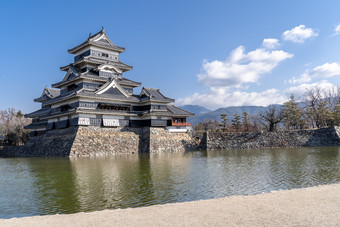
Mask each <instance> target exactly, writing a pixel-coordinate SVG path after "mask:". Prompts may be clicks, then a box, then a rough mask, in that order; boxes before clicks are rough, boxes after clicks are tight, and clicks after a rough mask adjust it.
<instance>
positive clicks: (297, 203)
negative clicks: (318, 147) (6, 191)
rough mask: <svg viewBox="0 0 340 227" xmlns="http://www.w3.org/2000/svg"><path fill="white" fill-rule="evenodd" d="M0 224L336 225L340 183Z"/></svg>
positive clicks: (1, 223)
mask: <svg viewBox="0 0 340 227" xmlns="http://www.w3.org/2000/svg"><path fill="white" fill-rule="evenodd" d="M0 212H1V211H0ZM0 226H48V227H53V226H62V227H66V226H97V227H99V226H190V227H194V226H340V184H334V185H327V186H318V187H312V188H306V189H294V190H290V191H279V192H271V193H267V194H260V195H254V196H232V197H226V198H220V199H211V200H202V201H194V202H186V203H177V204H166V205H155V206H150V207H142V208H129V209H119V210H105V211H97V212H91V213H77V214H68V215H48V216H35V217H25V218H13V219H0Z"/></svg>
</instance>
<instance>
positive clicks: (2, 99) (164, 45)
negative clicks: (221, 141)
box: [0, 0, 340, 112]
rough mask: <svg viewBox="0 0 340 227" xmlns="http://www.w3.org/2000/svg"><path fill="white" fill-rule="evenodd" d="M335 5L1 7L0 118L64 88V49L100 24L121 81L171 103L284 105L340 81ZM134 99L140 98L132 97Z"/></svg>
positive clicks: (199, 3)
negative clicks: (124, 68) (117, 49)
mask: <svg viewBox="0 0 340 227" xmlns="http://www.w3.org/2000/svg"><path fill="white" fill-rule="evenodd" d="M339 9H340V1H327V0H326V1H311V0H309V1H304V0H300V1H287V0H286V1H265V0H263V1H250V0H249V1H245V0H243V1H242V0H240V1H214V0H211V1H197V0H196V1H189V0H188V1H176V0H172V1H147V0H146V1H129V0H125V1H123V0H122V1H112V0H111V1H15V0H14V1H1V2H0V25H1V26H0V28H1V35H0V49H1V54H0V66H1V71H0V110H1V109H7V108H8V107H14V108H16V109H21V110H22V111H23V112H31V111H34V110H36V109H38V108H39V104H38V103H34V102H33V99H34V98H36V97H39V96H40V95H41V92H42V91H43V89H44V87H45V86H46V85H47V86H49V87H50V86H51V84H52V83H55V82H58V81H60V80H62V78H63V77H64V72H61V71H60V70H59V67H60V66H64V65H67V64H69V63H71V62H72V61H73V57H72V55H70V54H68V53H67V49H70V48H72V47H74V46H76V45H78V44H79V43H81V42H83V41H84V40H85V39H87V37H88V35H89V33H90V32H91V33H92V34H94V33H96V32H98V31H99V30H100V29H101V26H104V27H105V29H106V32H107V34H108V36H109V37H110V38H111V40H112V41H113V42H114V43H115V44H116V45H118V46H122V47H125V48H126V51H125V52H124V53H123V54H121V55H120V60H121V61H122V62H124V63H126V64H129V65H132V66H133V67H134V68H133V70H132V71H130V72H127V73H125V74H124V76H125V77H127V78H129V79H132V80H135V81H138V82H142V86H145V87H151V88H160V89H161V91H162V92H163V94H165V95H166V96H168V97H171V98H175V99H176V104H177V105H184V104H197V105H202V106H205V107H207V108H210V109H216V108H219V107H226V106H239V105H262V106H266V105H268V104H272V103H282V102H284V101H285V100H286V99H288V97H289V96H290V94H292V93H294V94H295V95H296V96H298V97H301V95H302V94H303V93H304V92H305V91H306V89H307V88H310V87H312V86H315V85H317V86H320V87H325V88H327V87H332V86H336V85H338V84H339V82H340V79H339V78H340V77H339V75H340V26H339V27H337V26H338V25H339V24H340V14H339ZM136 92H138V90H136Z"/></svg>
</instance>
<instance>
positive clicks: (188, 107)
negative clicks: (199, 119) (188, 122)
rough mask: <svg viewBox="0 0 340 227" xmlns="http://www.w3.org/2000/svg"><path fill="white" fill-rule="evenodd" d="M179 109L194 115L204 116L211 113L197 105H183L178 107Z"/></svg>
mask: <svg viewBox="0 0 340 227" xmlns="http://www.w3.org/2000/svg"><path fill="white" fill-rule="evenodd" d="M180 108H182V109H185V110H187V111H189V112H191V113H194V114H195V115H199V114H204V113H208V112H211V111H212V110H209V109H207V108H205V107H203V106H199V105H184V106H180Z"/></svg>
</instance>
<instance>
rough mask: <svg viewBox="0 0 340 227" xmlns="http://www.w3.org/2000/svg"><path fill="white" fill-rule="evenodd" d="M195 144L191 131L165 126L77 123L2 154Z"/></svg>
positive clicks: (171, 148) (78, 153)
mask: <svg viewBox="0 0 340 227" xmlns="http://www.w3.org/2000/svg"><path fill="white" fill-rule="evenodd" d="M196 148H197V145H195V143H194V142H193V140H192V139H191V137H190V136H189V134H188V133H170V132H169V131H168V130H165V129H163V128H149V127H145V128H122V127H118V128H100V127H95V126H88V127H82V126H77V127H71V128H67V129H57V130H52V131H48V132H47V133H45V134H43V135H40V136H35V137H32V138H31V139H30V141H29V142H28V143H27V144H25V146H16V147H4V148H3V149H2V151H0V155H1V156H6V157H28V156H63V157H90V156H108V155H114V154H127V153H143V152H150V153H160V152H185V151H189V150H193V149H196Z"/></svg>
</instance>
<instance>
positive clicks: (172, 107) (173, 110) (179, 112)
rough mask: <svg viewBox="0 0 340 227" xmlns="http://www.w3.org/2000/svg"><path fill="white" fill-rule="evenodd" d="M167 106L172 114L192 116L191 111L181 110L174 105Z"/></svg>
mask: <svg viewBox="0 0 340 227" xmlns="http://www.w3.org/2000/svg"><path fill="white" fill-rule="evenodd" d="M167 108H168V110H169V111H170V112H171V113H172V114H173V115H174V116H188V117H189V116H194V114H193V113H191V112H189V111H186V110H183V109H181V108H179V107H177V106H175V105H168V106H167Z"/></svg>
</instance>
